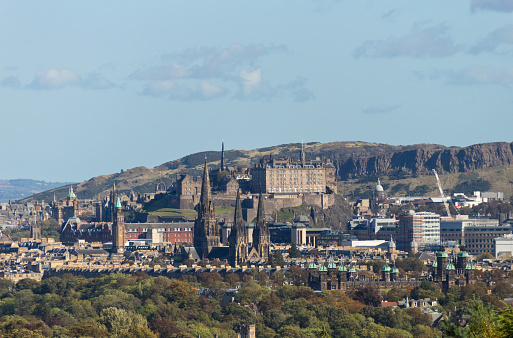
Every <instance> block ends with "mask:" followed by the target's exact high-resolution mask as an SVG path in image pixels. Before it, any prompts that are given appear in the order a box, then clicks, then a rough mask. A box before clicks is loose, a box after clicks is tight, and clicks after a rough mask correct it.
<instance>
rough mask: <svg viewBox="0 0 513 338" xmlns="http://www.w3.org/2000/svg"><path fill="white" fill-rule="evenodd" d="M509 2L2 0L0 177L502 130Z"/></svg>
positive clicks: (52, 175)
mask: <svg viewBox="0 0 513 338" xmlns="http://www.w3.org/2000/svg"><path fill="white" fill-rule="evenodd" d="M512 13H513V1H511V0H466V1H454V2H447V1H441V0H435V1H420V2H419V1H417V2H411V1H407V0H399V1H379V0H366V1H343V0H327V1H319V0H299V1H295V2H294V3H290V2H275V1H260V2H234V1H222V0H221V1H216V2H211V1H197V2H177V1H163V0H157V1H152V2H150V3H146V2H124V1H119V0H114V1H109V2H103V1H102V2H100V1H89V2H87V3H85V2H84V3H80V2H67V1H52V2H35V1H34V2H31V3H30V5H27V3H18V2H6V1H4V2H2V3H0V29H1V32H2V33H1V34H0V43H1V45H2V51H3V53H2V58H1V59H0V60H1V61H0V102H2V104H1V107H2V109H1V110H0V126H2V128H1V132H0V144H1V145H2V146H3V154H4V157H3V159H2V161H0V179H14V178H30V179H39V180H45V181H53V182H65V181H77V182H78V181H82V180H86V179H89V178H91V177H94V176H97V175H102V174H111V173H115V172H119V171H120V169H129V168H133V167H136V166H146V167H149V168H151V167H154V166H156V165H159V164H162V163H164V162H167V161H170V160H174V159H178V158H180V157H182V156H185V155H187V154H190V153H195V152H199V151H206V150H219V149H220V144H221V139H224V141H225V144H226V148H227V149H247V150H249V149H255V148H262V147H267V146H272V145H278V144H285V143H294V142H301V139H303V140H304V141H305V142H313V141H315V142H322V143H327V142H334V141H356V140H360V141H365V142H376V143H387V144H392V145H401V144H402V145H407V144H417V143H436V144H442V145H445V146H467V145H471V144H476V143H484V142H495V141H506V142H511V141H513V139H512V137H511V131H510V130H511V126H512V125H513V114H512V113H511V112H512V111H513V109H512V108H513V95H512V92H511V86H512V84H513V65H512V64H511V57H512V55H513V21H512V20H511V15H512Z"/></svg>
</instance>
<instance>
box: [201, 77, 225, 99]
mask: <svg viewBox="0 0 513 338" xmlns="http://www.w3.org/2000/svg"><path fill="white" fill-rule="evenodd" d="M199 92H200V93H201V95H202V96H203V97H204V98H209V99H210V98H214V97H218V96H220V95H222V94H224V92H225V90H224V89H223V88H221V87H218V86H216V85H213V84H211V83H210V82H208V81H203V82H202V83H201V84H200V86H199Z"/></svg>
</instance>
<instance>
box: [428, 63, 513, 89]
mask: <svg viewBox="0 0 513 338" xmlns="http://www.w3.org/2000/svg"><path fill="white" fill-rule="evenodd" d="M437 77H445V78H446V79H447V81H448V83H451V84H455V85H490V84H491V85H510V84H513V68H507V69H495V68H491V67H487V66H472V67H467V68H465V69H462V70H460V71H456V72H455V71H440V72H437V73H435V74H434V78H437Z"/></svg>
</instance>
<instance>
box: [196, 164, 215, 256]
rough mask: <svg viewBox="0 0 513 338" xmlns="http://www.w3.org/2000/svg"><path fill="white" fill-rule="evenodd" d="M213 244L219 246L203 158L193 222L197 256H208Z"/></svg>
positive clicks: (212, 203)
mask: <svg viewBox="0 0 513 338" xmlns="http://www.w3.org/2000/svg"><path fill="white" fill-rule="evenodd" d="M215 246H219V228H218V224H217V220H216V218H215V209H214V202H213V200H212V190H211V188H210V178H209V173H208V166H207V159H206V158H205V168H204V171H203V182H202V183H201V197H200V200H199V204H198V217H197V218H196V221H195V222H194V247H195V248H196V252H197V253H198V255H199V257H200V258H201V259H204V258H207V257H208V254H209V253H210V251H211V250H212V248H213V247H215Z"/></svg>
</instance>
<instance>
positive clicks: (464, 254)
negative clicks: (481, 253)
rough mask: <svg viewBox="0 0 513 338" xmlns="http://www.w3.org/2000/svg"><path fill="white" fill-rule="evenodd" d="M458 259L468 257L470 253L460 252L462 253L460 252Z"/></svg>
mask: <svg viewBox="0 0 513 338" xmlns="http://www.w3.org/2000/svg"><path fill="white" fill-rule="evenodd" d="M458 257H468V252H466V251H460V252H458Z"/></svg>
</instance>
